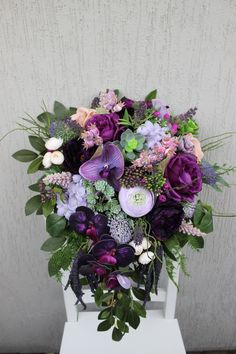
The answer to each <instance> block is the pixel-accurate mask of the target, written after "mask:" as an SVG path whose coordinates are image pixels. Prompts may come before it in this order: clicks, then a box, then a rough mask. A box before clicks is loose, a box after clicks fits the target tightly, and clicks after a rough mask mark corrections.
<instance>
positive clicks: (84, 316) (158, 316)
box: [60, 272, 186, 354]
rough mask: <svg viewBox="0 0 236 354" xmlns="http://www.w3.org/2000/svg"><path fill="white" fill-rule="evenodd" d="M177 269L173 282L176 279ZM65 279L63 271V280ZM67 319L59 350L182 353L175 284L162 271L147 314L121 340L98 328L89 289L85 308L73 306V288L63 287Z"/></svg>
mask: <svg viewBox="0 0 236 354" xmlns="http://www.w3.org/2000/svg"><path fill="white" fill-rule="evenodd" d="M178 276H179V274H178V272H177V273H176V279H175V280H176V282H177V283H178ZM67 280H68V272H65V273H64V276H63V280H62V282H63V284H66V282H67ZM63 294H64V301H65V307H66V315H67V322H66V323H65V328H64V333H63V338H62V344H61V349H60V354H108V353H110V354H121V353H123V354H128V353H131V352H132V353H133V354H144V353H145V354H149V353H154V354H185V353H186V351H185V348H184V344H183V340H182V336H181V332H180V329H179V324H178V320H177V319H175V318H174V317H175V306H176V298H177V288H176V286H175V285H174V284H173V283H172V282H171V281H170V280H169V278H168V277H167V275H166V274H165V273H164V272H162V275H161V279H160V288H159V292H158V295H157V296H156V295H152V296H151V303H150V304H149V305H148V306H147V318H145V319H144V318H142V319H141V322H140V325H139V327H138V329H137V330H133V329H132V328H130V332H129V333H128V334H126V335H125V336H124V337H123V339H122V340H121V341H120V342H114V341H112V339H111V330H110V331H108V332H97V325H98V323H99V321H98V319H97V316H98V309H97V308H96V307H95V305H92V304H93V302H94V301H93V298H92V297H91V292H90V290H89V289H88V290H86V291H85V295H84V301H85V303H87V304H89V306H88V309H87V310H86V311H83V310H82V311H81V306H75V305H74V304H75V302H76V298H75V295H74V293H73V292H72V290H71V289H70V288H69V289H67V291H64V290H63Z"/></svg>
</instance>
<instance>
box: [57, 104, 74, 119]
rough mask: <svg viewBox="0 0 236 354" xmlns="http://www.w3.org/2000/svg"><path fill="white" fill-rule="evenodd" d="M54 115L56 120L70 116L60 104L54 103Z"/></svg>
mask: <svg viewBox="0 0 236 354" xmlns="http://www.w3.org/2000/svg"><path fill="white" fill-rule="evenodd" d="M53 109H54V113H55V115H56V117H57V119H63V118H65V117H66V116H68V115H69V114H70V112H69V110H68V109H67V108H66V107H65V106H64V105H63V104H62V103H60V102H58V101H55V102H54V108H53Z"/></svg>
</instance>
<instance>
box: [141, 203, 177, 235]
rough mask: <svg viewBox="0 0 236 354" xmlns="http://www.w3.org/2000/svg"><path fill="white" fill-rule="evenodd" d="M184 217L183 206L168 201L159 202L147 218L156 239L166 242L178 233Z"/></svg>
mask: <svg viewBox="0 0 236 354" xmlns="http://www.w3.org/2000/svg"><path fill="white" fill-rule="evenodd" d="M183 217H184V211H183V207H182V205H181V204H180V203H177V202H176V201H174V200H167V201H166V202H160V201H157V203H156V205H155V206H154V208H153V209H152V211H151V212H150V213H149V215H148V217H147V218H148V220H149V222H150V225H151V231H152V234H153V235H154V237H155V238H156V239H157V240H160V241H166V240H168V239H169V238H170V237H171V236H172V235H173V234H174V233H175V232H176V231H178V229H179V227H180V225H181V222H182V220H183Z"/></svg>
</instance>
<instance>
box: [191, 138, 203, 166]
mask: <svg viewBox="0 0 236 354" xmlns="http://www.w3.org/2000/svg"><path fill="white" fill-rule="evenodd" d="M188 136H189V138H190V141H191V143H192V144H193V154H194V155H195V156H196V157H197V159H198V161H201V160H202V158H203V156H204V154H203V152H202V148H201V144H200V141H199V140H198V139H197V138H195V137H194V136H193V135H192V134H188Z"/></svg>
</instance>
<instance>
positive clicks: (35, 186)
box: [28, 183, 40, 192]
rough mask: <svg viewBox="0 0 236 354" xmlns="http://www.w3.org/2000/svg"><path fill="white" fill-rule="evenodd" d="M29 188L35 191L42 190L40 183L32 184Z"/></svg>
mask: <svg viewBox="0 0 236 354" xmlns="http://www.w3.org/2000/svg"><path fill="white" fill-rule="evenodd" d="M28 188H29V189H30V190H31V191H33V192H40V188H39V184H38V183H35V184H31V185H30V186H29V187H28Z"/></svg>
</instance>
